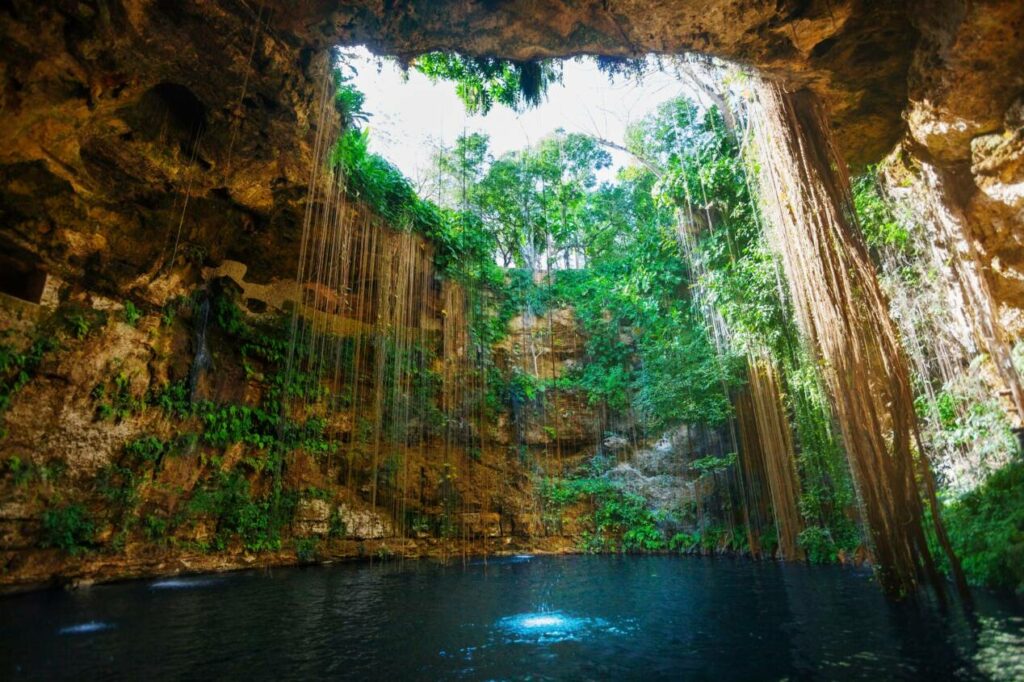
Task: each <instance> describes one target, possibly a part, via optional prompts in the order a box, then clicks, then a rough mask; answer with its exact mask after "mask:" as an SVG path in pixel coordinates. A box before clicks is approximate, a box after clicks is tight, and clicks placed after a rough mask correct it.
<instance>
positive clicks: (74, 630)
mask: <svg viewBox="0 0 1024 682" xmlns="http://www.w3.org/2000/svg"><path fill="white" fill-rule="evenodd" d="M112 627H114V626H113V625H111V624H110V623H101V622H99V621H95V620H92V621H89V622H88V623H78V624H77V625H68V626H66V627H62V628H61V629H60V630H57V634H58V635H87V634H89V633H92V632H101V631H103V630H109V629H110V628H112Z"/></svg>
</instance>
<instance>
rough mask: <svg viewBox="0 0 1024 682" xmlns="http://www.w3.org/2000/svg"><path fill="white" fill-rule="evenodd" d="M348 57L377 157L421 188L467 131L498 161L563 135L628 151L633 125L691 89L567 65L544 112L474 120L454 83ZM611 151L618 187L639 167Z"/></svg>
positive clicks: (506, 112) (498, 110) (588, 64)
mask: <svg viewBox="0 0 1024 682" xmlns="http://www.w3.org/2000/svg"><path fill="white" fill-rule="evenodd" d="M346 54H347V55H348V59H346V61H347V63H349V64H350V65H352V66H354V67H355V69H356V71H357V74H356V76H355V79H354V84H355V86H356V87H357V88H358V89H359V90H360V91H361V92H363V93H364V94H365V95H366V104H365V105H364V107H363V108H364V110H366V111H367V112H369V113H371V114H372V116H371V118H370V122H369V124H368V125H369V128H370V148H371V150H372V151H374V152H376V153H377V154H380V155H381V156H383V157H384V158H386V159H388V160H389V161H391V162H392V163H393V164H395V165H396V166H398V167H399V168H400V169H401V170H402V172H403V173H405V175H406V176H407V177H409V179H411V180H412V181H413V182H414V183H415V184H416V185H417V186H418V185H419V184H420V179H421V178H424V177H426V175H427V169H428V168H429V166H430V159H431V155H432V153H433V150H434V149H435V148H436V147H437V145H438V144H439V143H440V144H444V145H445V146H450V145H452V144H453V143H454V141H455V138H456V137H458V136H459V135H460V134H462V133H463V132H464V131H465V132H466V133H473V132H482V133H485V134H487V135H488V136H490V138H491V153H492V154H494V156H495V157H498V156H501V155H502V154H504V153H505V152H508V151H511V150H514V149H522V148H523V147H527V146H529V145H531V144H534V143H536V142H538V141H539V140H541V139H542V138H544V137H546V136H547V135H550V134H551V133H553V132H554V131H555V130H556V129H557V128H564V129H565V130H566V131H567V132H578V133H586V134H589V135H596V136H598V137H602V138H605V139H607V140H611V141H613V142H616V143H619V144H622V143H623V141H624V137H625V130H626V127H627V126H628V125H629V124H630V123H633V122H635V121H638V120H639V119H641V118H643V117H644V116H645V115H646V114H647V113H649V112H651V111H652V110H654V109H655V108H656V107H657V105H658V104H660V103H661V102H664V101H665V100H668V99H671V98H673V97H676V96H678V95H679V94H682V93H683V92H684V85H683V84H682V83H680V81H679V80H678V79H677V78H676V77H675V76H673V75H671V74H668V73H662V72H660V71H655V72H652V73H650V74H648V75H646V76H645V77H644V79H643V81H642V82H640V83H638V82H637V81H636V80H635V79H626V78H621V77H620V78H617V79H615V81H610V80H609V78H608V76H607V75H606V74H604V73H601V72H600V71H598V69H597V65H596V64H594V62H593V61H592V60H586V61H582V62H575V61H568V62H566V63H565V70H564V73H563V81H562V84H560V85H558V84H556V85H554V86H552V87H551V88H549V89H548V93H547V99H546V100H545V101H544V102H543V103H542V104H541V105H540V106H538V107H536V108H533V109H528V110H526V111H524V112H523V113H520V114H517V113H515V112H514V111H512V110H510V109H508V108H507V107H503V106H501V105H497V104H496V105H495V106H494V108H492V109H491V111H490V113H488V114H487V115H486V116H481V115H477V116H469V115H467V114H466V110H465V107H464V106H463V104H462V102H461V101H460V100H459V98H458V97H457V96H456V95H455V85H454V84H453V83H447V82H439V83H437V84H434V83H431V82H430V80H429V79H428V78H427V77H426V76H424V75H422V74H420V73H419V72H417V71H415V70H414V69H409V72H408V76H407V77H406V75H405V74H403V72H402V70H401V68H400V67H399V66H398V64H396V63H394V62H392V61H385V62H383V63H381V64H378V61H377V59H376V58H375V57H373V55H372V54H371V53H370V52H368V51H367V50H365V49H363V48H356V49H354V50H350V51H346ZM609 151H610V152H611V153H612V158H613V167H612V168H611V169H609V170H606V171H603V172H602V174H601V177H602V179H611V178H612V177H614V174H615V170H616V169H617V168H618V167H619V166H623V165H631V164H632V163H634V162H633V160H632V159H631V158H630V157H629V155H627V154H624V153H622V152H618V151H612V150H609Z"/></svg>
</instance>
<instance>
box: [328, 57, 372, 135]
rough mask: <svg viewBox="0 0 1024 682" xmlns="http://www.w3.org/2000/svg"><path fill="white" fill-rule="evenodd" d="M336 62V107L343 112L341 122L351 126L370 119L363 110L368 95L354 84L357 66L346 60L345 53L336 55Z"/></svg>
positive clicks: (333, 71) (340, 112)
mask: <svg viewBox="0 0 1024 682" xmlns="http://www.w3.org/2000/svg"><path fill="white" fill-rule="evenodd" d="M335 64H336V66H335V68H334V69H333V70H332V72H331V75H332V76H333V80H334V88H335V90H334V108H335V110H337V112H338V113H339V114H341V124H342V125H343V126H345V127H350V126H358V125H360V124H362V123H366V122H367V121H369V120H370V115H369V114H368V113H367V112H366V111H364V110H363V105H364V104H366V96H365V95H364V94H363V93H362V92H360V91H359V90H358V89H357V88H356V87H355V85H353V84H352V76H353V75H355V73H356V70H355V67H353V66H352V65H351V64H349V63H348V62H347V61H345V60H344V56H343V55H335Z"/></svg>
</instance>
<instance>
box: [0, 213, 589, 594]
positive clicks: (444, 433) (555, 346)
mask: <svg viewBox="0 0 1024 682" xmlns="http://www.w3.org/2000/svg"><path fill="white" fill-rule="evenodd" d="M367 229H375V230H379V231H381V232H382V234H380V235H377V236H376V237H375V238H373V239H372V240H371V241H372V242H373V243H375V244H378V245H380V244H386V243H387V237H388V235H387V234H384V233H383V232H384V231H385V228H367ZM421 241H422V240H421ZM424 249H426V250H428V252H429V246H428V245H427V244H426V243H420V244H419V246H418V247H417V250H424ZM202 276H203V280H204V283H203V285H202V288H201V289H197V290H195V291H186V290H184V289H181V290H179V291H176V292H173V293H176V294H177V295H176V296H175V297H173V298H172V299H171V302H169V303H168V304H166V305H164V306H162V307H147V306H146V305H145V304H139V306H136V304H134V303H131V302H129V301H125V300H114V299H110V298H106V297H103V296H100V295H98V294H95V293H85V292H81V291H80V290H78V289H77V288H76V287H71V286H69V285H68V284H66V283H65V282H62V281H60V280H58V279H56V278H53V277H50V278H49V279H48V280H47V282H46V285H45V292H44V296H43V300H42V302H41V303H40V304H31V303H27V302H24V301H19V300H18V299H16V298H13V297H11V296H8V295H5V294H0V324H2V325H3V328H4V329H5V330H6V332H5V334H4V338H3V339H2V344H0V360H2V362H0V368H2V373H0V386H2V388H3V392H2V401H3V409H2V411H0V420H2V421H0V424H2V427H3V432H4V438H3V439H2V440H0V463H2V466H3V469H2V471H0V499H2V503H0V566H2V571H0V585H7V586H9V587H16V586H30V585H36V584H42V583H46V582H48V581H50V580H53V579H59V580H68V581H81V580H84V581H90V580H103V579H110V578H116V577H125V576H133V575H149V574H159V573H173V572H178V571H194V570H220V569H224V568H233V567H241V566H247V565H273V564H281V563H295V562H296V561H303V560H310V559H314V558H317V559H327V558H341V557H356V556H372V555H381V556H385V555H390V554H402V555H409V556H421V555H429V556H439V557H445V556H450V555H452V554H456V553H464V552H468V551H473V552H481V551H487V552H494V551H515V550H519V551H525V550H531V551H532V550H552V551H554V550H564V549H569V548H572V547H574V546H575V544H576V540H577V538H576V537H575V535H574V533H576V534H578V529H577V528H576V527H575V526H574V525H573V524H572V523H571V522H570V523H568V524H567V525H565V526H564V527H563V526H562V525H561V524H559V525H558V527H557V528H555V527H548V526H549V525H550V524H548V525H545V522H544V520H543V517H542V510H541V509H540V507H539V501H538V500H539V498H538V496H537V494H536V491H535V483H536V481H537V480H538V478H537V477H538V476H542V475H552V476H557V472H558V471H560V470H561V471H569V470H571V468H572V467H574V466H576V465H578V464H579V463H580V462H581V461H583V460H584V459H585V458H587V457H589V456H590V455H592V454H593V452H594V451H595V449H596V447H597V438H599V437H600V436H601V433H602V431H601V429H600V428H599V426H600V424H599V423H598V422H597V421H596V419H595V416H594V415H593V413H592V410H590V408H589V407H588V406H587V404H586V401H585V400H584V399H583V398H582V396H580V395H578V394H576V393H575V392H573V391H566V390H563V391H562V392H561V394H560V395H557V396H555V397H554V398H553V399H551V400H549V401H547V402H548V408H547V409H544V408H543V406H542V401H541V400H539V398H538V396H536V395H532V394H531V395H529V396H525V395H524V396H523V399H522V400H519V401H516V400H511V401H509V405H505V404H502V405H500V406H499V407H498V408H497V412H496V414H494V415H491V416H488V417H486V418H483V419H480V418H478V417H477V415H476V414H475V412H474V410H473V409H472V408H470V409H468V410H463V409H461V408H456V411H455V412H453V413H452V414H449V415H443V414H441V413H440V412H439V409H440V408H441V406H442V405H443V403H444V400H445V399H444V398H443V397H441V394H442V393H443V392H444V390H445V389H444V388H443V386H442V387H440V388H439V389H433V390H434V391H439V392H430V391H431V389H427V390H428V393H427V394H426V395H424V396H423V397H422V398H421V399H420V402H419V404H413V405H412V406H411V409H407V410H406V412H405V414H404V416H402V415H401V414H400V413H395V412H393V411H391V409H390V408H388V407H385V408H384V413H385V419H384V421H386V422H388V423H386V424H381V423H380V422H379V421H378V422H377V423H376V425H375V424H374V420H375V419H377V420H379V419H380V417H379V416H377V413H376V412H375V410H378V411H379V409H380V408H379V407H377V405H378V403H376V401H375V400H374V398H375V396H376V395H377V394H378V393H379V392H382V391H384V390H393V389H390V388H389V389H382V387H381V386H379V385H375V383H374V372H373V371H372V368H373V367H374V366H375V361H374V359H373V352H376V351H375V350H374V349H375V348H377V347H378V346H377V344H376V343H375V342H374V343H371V341H369V340H366V341H365V342H364V343H363V351H362V355H361V357H362V360H361V361H360V362H359V363H358V364H352V365H348V366H346V367H344V368H343V369H342V372H343V373H350V372H355V371H358V370H353V369H352V367H358V366H360V365H361V366H362V368H363V369H362V371H361V372H359V373H358V374H356V375H355V376H357V377H358V378H357V379H356V380H355V381H356V384H357V392H356V395H362V396H364V398H363V399H362V400H356V401H354V402H353V401H351V400H348V399H347V398H348V396H349V395H350V394H351V393H352V391H351V390H350V389H349V388H347V387H350V386H352V383H351V381H350V382H348V383H345V384H344V385H343V386H342V385H338V386H334V389H335V393H333V394H331V395H330V396H328V395H324V394H323V393H321V392H319V391H313V392H308V391H307V392H305V393H298V394H295V397H294V398H293V399H288V398H287V395H290V393H289V391H294V390H302V389H301V386H302V385H303V384H302V382H301V380H300V381H299V383H295V380H294V378H290V377H289V372H288V371H287V369H286V359H285V358H286V356H287V353H286V351H287V343H288V341H287V340H288V333H287V329H288V327H289V326H290V324H291V323H290V315H288V314H286V313H285V309H287V308H291V306H293V305H294V302H295V300H297V297H298V291H299V288H298V287H297V286H296V285H295V283H294V282H293V281H291V280H277V281H273V282H270V283H268V284H265V285H260V284H254V283H251V282H249V281H247V280H246V268H245V266H244V265H243V264H241V263H238V262H236V261H226V262H224V263H222V264H221V265H220V266H219V267H217V268H207V269H206V270H205V271H204V272H203V275H202ZM361 286H362V287H365V288H367V289H376V288H379V287H380V286H382V283H381V282H380V281H379V279H378V280H376V281H375V280H372V279H370V280H364V281H363V282H362V284H361ZM446 286H447V285H446ZM356 295H358V292H357V294H356ZM420 307H421V314H420V315H419V316H418V322H417V327H416V329H415V330H413V331H414V332H415V334H416V336H417V337H418V338H419V339H421V341H420V343H422V344H426V345H428V346H434V345H439V344H440V343H441V335H442V331H441V330H442V328H443V324H444V321H443V319H442V318H443V317H445V316H446V315H451V314H452V311H444V310H442V308H441V306H440V305H438V304H437V303H436V302H434V301H432V300H431V297H430V296H429V295H427V296H425V297H423V298H422V300H421V304H420ZM253 311H258V312H253ZM363 312H364V317H362V318H353V317H346V316H342V315H336V316H333V317H332V319H331V320H328V321H327V322H328V323H329V324H325V327H328V328H331V329H334V330H336V331H337V333H336V334H335V335H334V336H333V338H334V339H335V341H332V343H338V342H340V343H341V344H342V345H344V344H345V340H346V339H349V340H351V339H352V338H354V336H353V335H355V334H358V333H360V332H361V330H362V331H363V332H365V331H366V330H367V329H369V328H370V325H371V324H372V317H373V316H374V315H375V313H373V312H372V310H370V309H369V308H367V309H366V310H364V311H363ZM319 323H321V324H324V320H322V319H320V321H319ZM524 331H525V332H529V333H531V334H532V336H531V338H530V339H529V340H528V341H527V340H525V337H524V336H523V333H524ZM364 338H365V339H369V338H370V337H368V336H367V337H364ZM339 347H341V346H339ZM299 350H301V348H300V349H299ZM493 352H494V353H496V354H497V355H498V356H499V361H498V366H499V368H501V369H502V370H505V371H508V370H510V369H511V368H512V367H513V366H515V367H521V370H520V372H521V373H522V375H523V376H526V377H528V379H527V380H528V381H529V382H530V383H531V385H540V384H541V383H542V382H544V381H546V380H551V379H555V378H558V377H560V376H563V375H564V373H565V371H566V370H567V368H568V367H571V366H572V365H573V364H578V363H579V362H580V361H581V357H582V341H581V340H580V337H579V334H578V332H577V330H576V327H575V322H574V320H573V318H572V316H571V314H569V313H568V312H567V311H553V312H552V313H551V314H550V315H549V316H546V317H542V318H537V319H536V320H535V323H531V324H525V323H524V322H523V321H522V320H520V319H517V320H515V321H513V324H512V325H511V326H510V335H509V337H508V338H507V339H506V341H505V342H504V343H503V344H502V345H501V346H500V347H498V348H495V349H494V351H493ZM356 353H359V351H358V350H357V351H356ZM534 359H535V360H537V366H536V369H534V368H533V366H532V362H533V360H534ZM299 372H301V370H296V371H295V374H296V376H301V374H299ZM440 373H441V372H440V370H439V369H438V367H437V365H436V364H435V365H433V366H428V367H424V368H421V369H420V370H416V371H414V372H413V374H412V375H411V377H410V381H411V382H413V383H417V382H421V381H422V382H424V383H425V385H428V386H429V385H431V384H430V382H431V381H433V380H434V379H432V377H433V378H436V377H438V376H439V375H440ZM460 381H465V379H462V378H460ZM328 383H330V382H329V381H328ZM541 390H543V389H541ZM549 390H550V389H549ZM282 391H283V392H284V394H285V396H286V397H285V398H282V397H281V394H282ZM497 392H498V393H499V394H500V393H501V391H500V389H497ZM338 396H344V397H345V398H346V401H345V402H344V404H343V405H342V406H341V407H340V408H338V407H337V406H334V407H333V408H331V409H329V401H336V399H337V397H338ZM499 397H500V398H501V396H499ZM282 415H283V416H282ZM279 420H280V421H279ZM587 425H590V428H587ZM375 428H377V429H380V431H374V429H375ZM378 434H379V435H378ZM375 443H379V444H380V445H379V446H378V445H375ZM378 452H379V457H378ZM375 466H376V467H377V469H376V474H377V475H376V477H375V476H374V467H375ZM375 487H376V490H374V488H375ZM374 500H376V506H374V504H373V502H374Z"/></svg>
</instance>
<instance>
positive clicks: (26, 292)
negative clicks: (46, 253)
mask: <svg viewBox="0 0 1024 682" xmlns="http://www.w3.org/2000/svg"><path fill="white" fill-rule="evenodd" d="M0 248H2V251H0V293H3V294H6V295H8V296H11V297H13V298H16V299H18V300H21V301H25V302H27V303H35V304H39V303H41V302H42V300H43V292H44V291H45V290H46V281H47V273H46V270H45V269H44V267H43V265H42V264H41V263H39V262H38V260H37V259H36V258H35V257H34V256H33V255H32V254H30V253H28V252H25V251H23V250H21V249H17V248H15V247H14V246H13V245H11V244H2V243H0Z"/></svg>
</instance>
